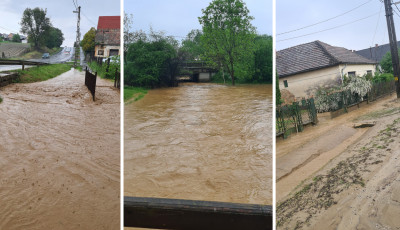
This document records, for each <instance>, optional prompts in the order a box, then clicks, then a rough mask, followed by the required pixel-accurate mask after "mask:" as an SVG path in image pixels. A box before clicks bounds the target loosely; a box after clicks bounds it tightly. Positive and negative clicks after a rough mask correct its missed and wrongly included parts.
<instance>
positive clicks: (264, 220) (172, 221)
mask: <svg viewBox="0 0 400 230" xmlns="http://www.w3.org/2000/svg"><path fill="white" fill-rule="evenodd" d="M124 226H125V227H141V228H156V229H190V230H200V229H201V230H204V229H207V230H217V229H218V230H225V229H226V230H228V229H229V230H236V229H237V230H239V229H240V230H243V229H246V230H252V229H254V230H256V229H257V230H269V229H272V207H271V206H268V205H256V204H236V203H226V202H213V201H198V200H180V199H163V198H147V197H124Z"/></svg>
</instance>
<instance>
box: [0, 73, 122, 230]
mask: <svg viewBox="0 0 400 230" xmlns="http://www.w3.org/2000/svg"><path fill="white" fill-rule="evenodd" d="M97 81H98V82H97V89H96V90H97V91H96V98H97V100H96V102H93V101H92V99H91V95H90V93H89V91H88V89H87V88H86V87H85V86H84V74H83V72H78V71H75V70H70V71H69V72H66V73H64V74H62V75H60V76H58V77H56V78H53V79H50V80H48V81H44V82H38V83H30V84H12V85H9V86H6V87H3V88H0V95H1V96H2V97H3V99H4V100H3V102H2V103H1V104H0V204H1V208H0V229H119V227H120V225H119V222H120V221H119V218H120V217H119V212H120V209H119V207H120V205H119V203H120V193H119V192H120V179H119V178H120V96H119V95H120V93H119V91H118V90H115V89H114V88H113V87H112V83H111V82H109V81H105V80H103V79H98V80H97Z"/></svg>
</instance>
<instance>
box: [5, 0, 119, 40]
mask: <svg viewBox="0 0 400 230" xmlns="http://www.w3.org/2000/svg"><path fill="white" fill-rule="evenodd" d="M77 1H78V4H79V5H80V6H81V34H82V37H83V35H84V34H85V33H86V32H87V31H89V29H90V28H91V27H95V28H97V21H98V19H99V16H117V15H120V1H119V0H77ZM35 7H39V8H43V9H45V8H47V17H49V18H50V21H51V22H52V24H53V26H54V27H57V28H59V29H60V30H61V31H62V32H63V33H64V38H65V41H64V44H63V46H72V45H73V42H74V41H75V40H76V22H77V15H76V14H74V13H73V12H72V11H74V10H75V6H74V3H73V0H0V12H1V13H0V33H20V29H21V26H20V24H19V23H20V21H21V18H22V14H23V12H24V10H25V9H26V8H35ZM81 39H82V38H81Z"/></svg>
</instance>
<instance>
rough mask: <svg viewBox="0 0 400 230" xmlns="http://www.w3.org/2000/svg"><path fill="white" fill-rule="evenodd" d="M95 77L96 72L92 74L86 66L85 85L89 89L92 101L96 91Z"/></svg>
mask: <svg viewBox="0 0 400 230" xmlns="http://www.w3.org/2000/svg"><path fill="white" fill-rule="evenodd" d="M96 79H97V72H96V73H95V74H92V73H91V72H90V71H89V70H88V68H87V67H86V71H85V85H86V86H87V88H88V89H89V91H90V93H92V96H93V101H95V93H96Z"/></svg>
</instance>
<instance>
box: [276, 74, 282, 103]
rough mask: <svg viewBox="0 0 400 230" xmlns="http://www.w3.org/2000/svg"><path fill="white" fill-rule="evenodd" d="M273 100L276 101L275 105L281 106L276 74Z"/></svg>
mask: <svg viewBox="0 0 400 230" xmlns="http://www.w3.org/2000/svg"><path fill="white" fill-rule="evenodd" d="M275 100H276V105H280V104H282V96H281V90H280V89H279V77H278V74H276V81H275Z"/></svg>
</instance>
